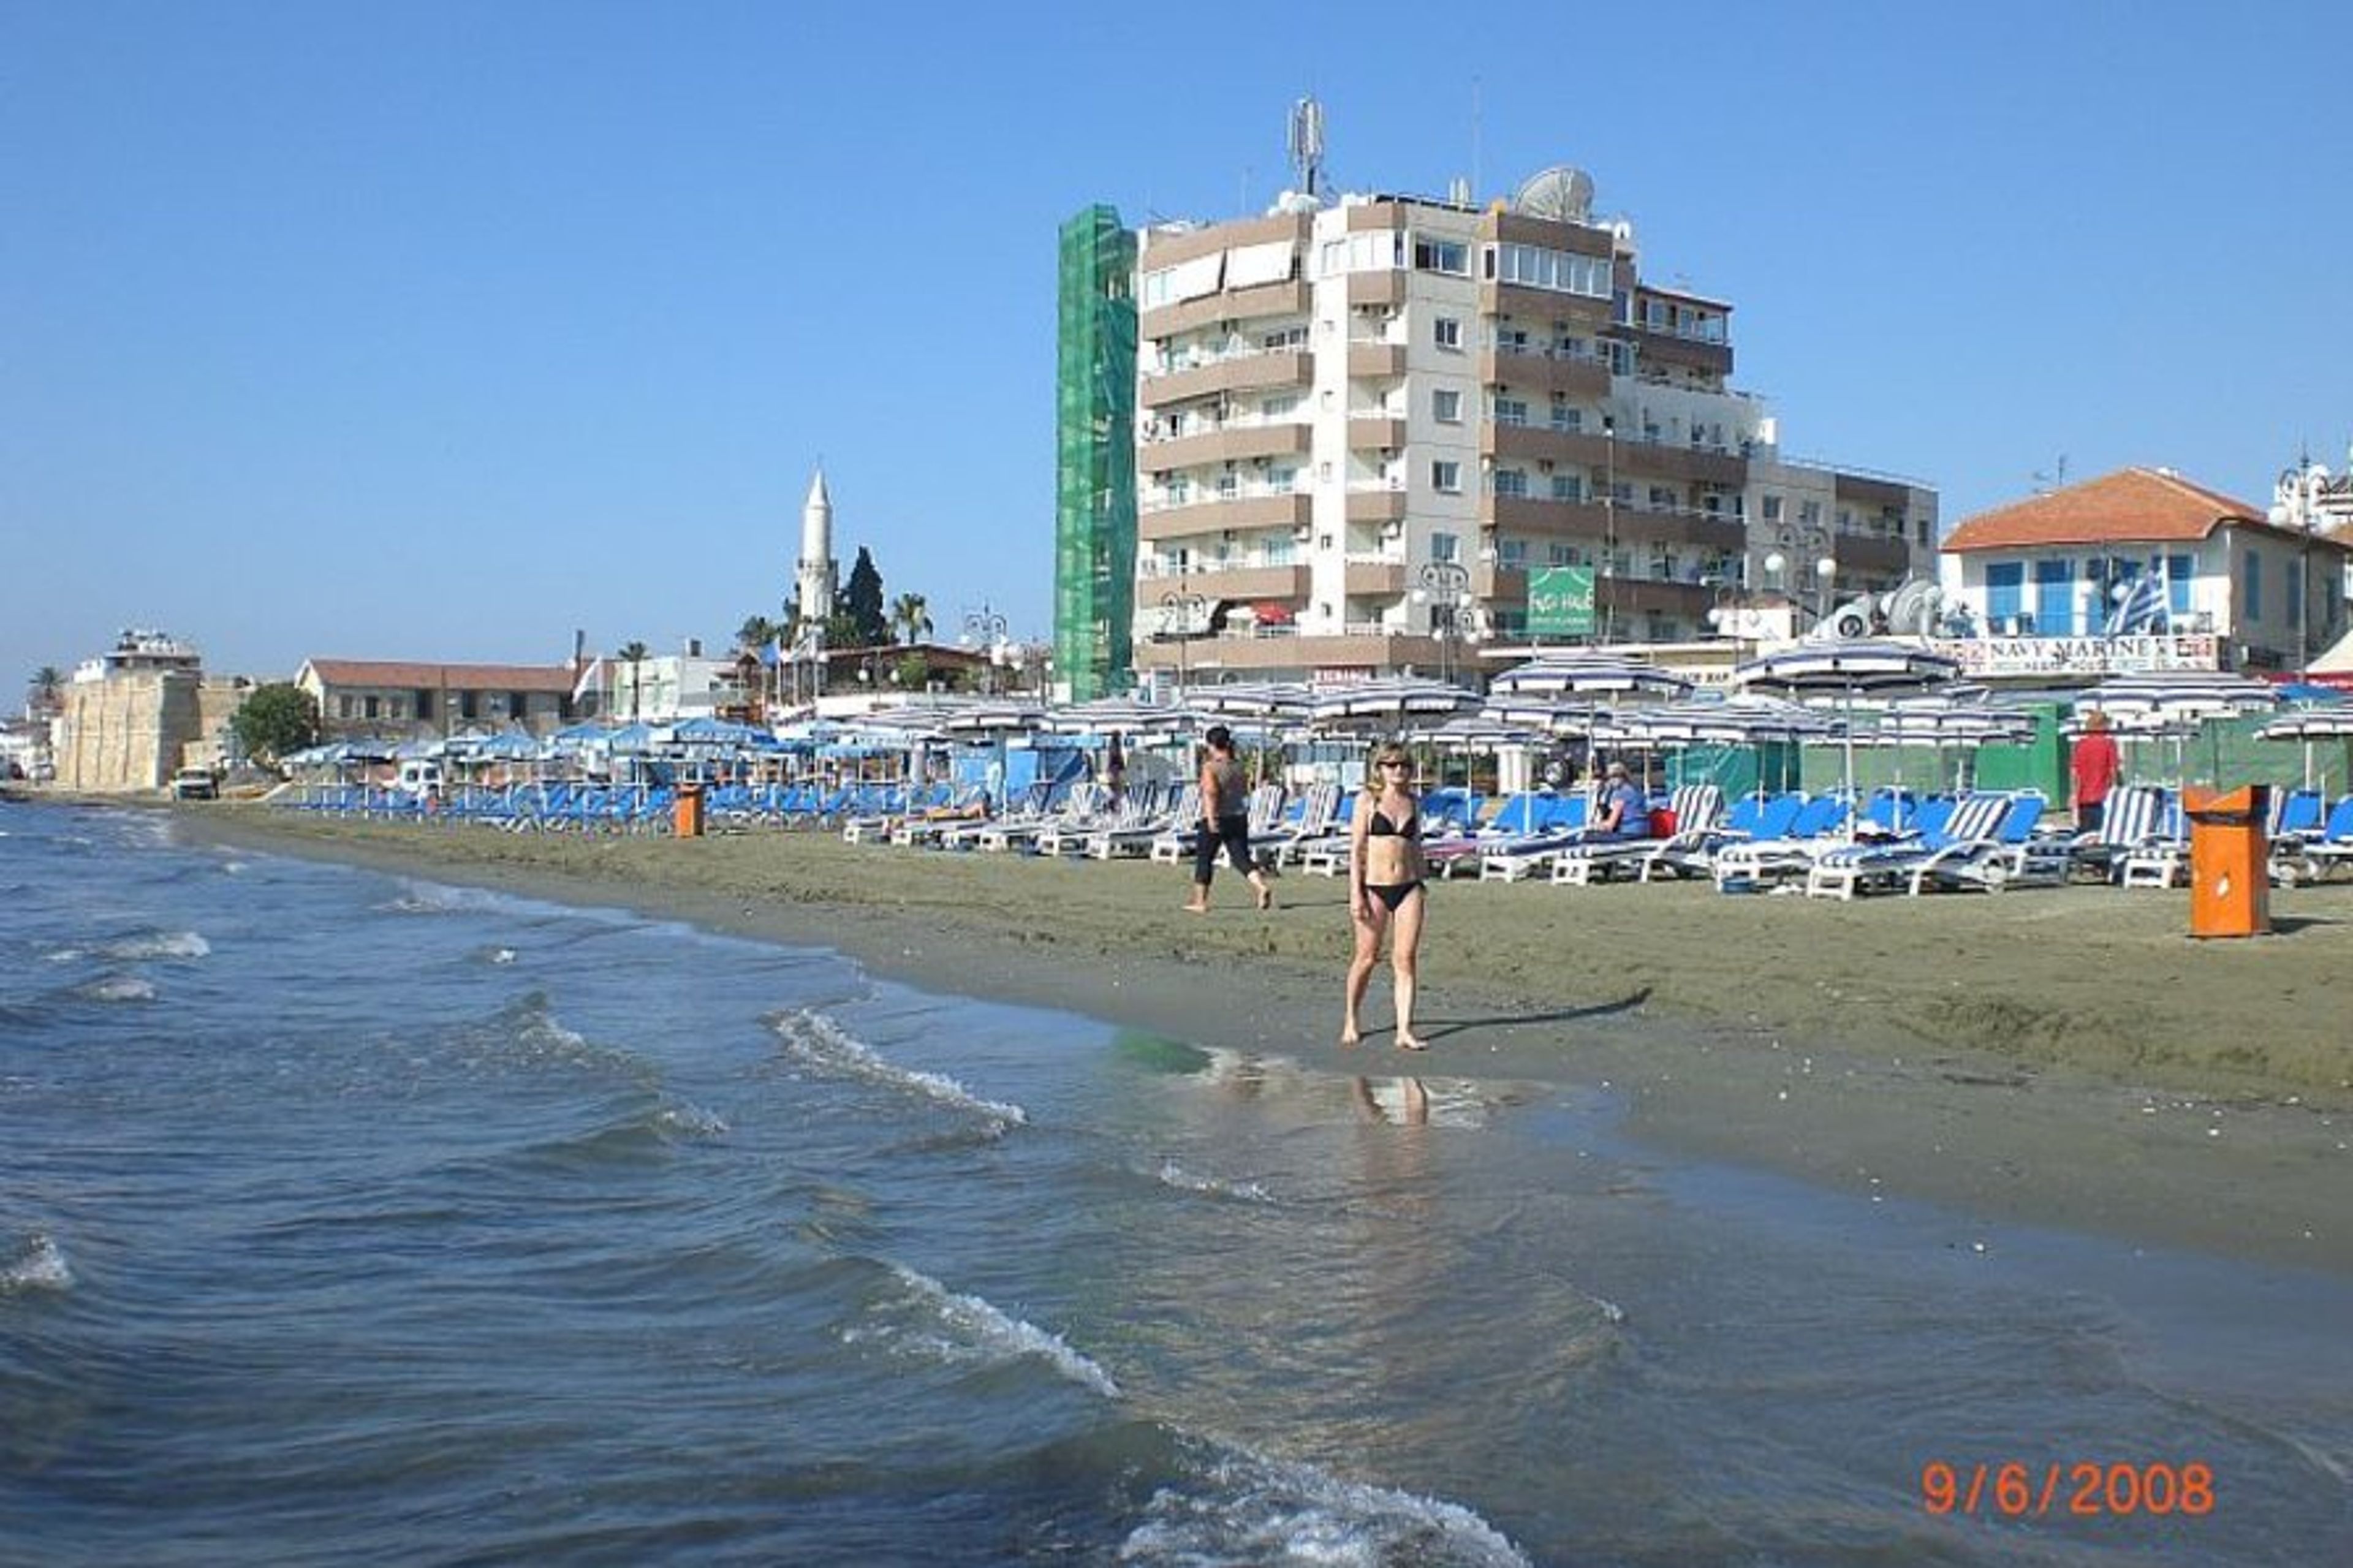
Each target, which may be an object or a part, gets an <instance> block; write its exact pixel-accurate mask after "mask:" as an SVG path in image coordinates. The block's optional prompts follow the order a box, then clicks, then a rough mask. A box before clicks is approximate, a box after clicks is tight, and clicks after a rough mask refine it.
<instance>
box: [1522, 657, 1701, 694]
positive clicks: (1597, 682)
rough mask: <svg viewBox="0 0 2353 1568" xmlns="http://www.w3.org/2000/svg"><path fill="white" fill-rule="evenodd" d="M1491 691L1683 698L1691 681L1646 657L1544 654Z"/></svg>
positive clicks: (1688, 689)
mask: <svg viewBox="0 0 2353 1568" xmlns="http://www.w3.org/2000/svg"><path fill="white" fill-rule="evenodd" d="M1487 685H1488V690H1489V691H1490V692H1491V693H1499V694H1501V695H1504V696H1508V697H1536V696H1547V695H1549V696H1563V697H1588V698H1589V697H1611V698H1618V699H1621V700H1622V699H1628V698H1634V697H1681V696H1683V694H1685V693H1686V692H1688V691H1690V690H1691V689H1692V683H1691V681H1690V680H1689V679H1687V678H1686V677H1683V676H1681V675H1678V674H1676V673H1675V672H1674V671H1673V670H1672V669H1663V668H1660V667H1659V666H1657V665H1655V664H1651V663H1650V662H1649V661H1648V660H1645V659H1639V658H1622V657H1620V656H1618V655H1615V654H1606V653H1560V654H1544V655H1540V656H1538V657H1537V658H1532V659H1530V660H1528V662H1527V663H1525V664H1521V665H1514V667H1513V668H1510V669H1506V670H1503V671H1501V672H1499V673H1498V674H1497V675H1496V676H1495V678H1494V679H1493V680H1491V681H1489V682H1488V683H1487Z"/></svg>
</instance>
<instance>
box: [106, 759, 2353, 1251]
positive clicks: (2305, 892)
mask: <svg viewBox="0 0 2353 1568" xmlns="http://www.w3.org/2000/svg"><path fill="white" fill-rule="evenodd" d="M118 804H119V803H118ZM171 809H173V810H174V819H175V821H176V822H177V823H179V824H180V825H181V826H184V827H185V829H186V831H187V832H188V835H189V836H190V837H192V838H195V839H197V840H200V841H205V842H209V843H213V844H216V845H218V846H222V847H244V848H251V849H258V850H263V851H268V852H272V853H284V854H290V855H294V856H301V857H308V858H322V859H329V860H335V861H341V862H346V863H353V864H358V865H362V866H365V867H368V868H373V869H375V870H379V871H385V872H390V873H395V874H402V875H415V876H423V877H428V878H434V879H447V880H450V881H454V882H459V883H466V884H470V885H476V886H485V887H490V888H494V889H501V890H505V891H509V892H513V893H517V894H521V895H523V896H528V897H533V898H539V899H543V900H550V901H555V902H563V903H571V904H594V905H602V906H614V907H622V908H628V909H630V910H636V911H638V912H639V913H642V914H646V915H649V916H653V917H659V918H669V919H676V920H680V921H686V922H688V923H691V924H694V925H698V926H702V927H704V928H707V929H712V930H715V931H725V932H729V933H732V934H736V935H741V936H745V937H750V938H754V939H756V940H763V941H770V942H784V943H788V944H791V945H796V946H818V947H826V948H831V949H835V950H838V951H839V952H842V953H844V954H845V955H846V956H848V957H849V958H851V959H853V960H855V961H857V962H858V963H860V964H861V965H862V966H864V967H866V968H868V969H870V970H871V972H873V973H876V974H878V975H880V976H882V977H885V978H888V979H892V980H894V981H900V982H903V983H905V984H912V985H915V986H917V987H919V988H922V989H924V990H928V991H934V992H940V993H947V994H964V995H971V996H975V997H979V998H986V999H988V1000H994V1001H1002V1002H1010V1003H1016V1004H1022V1005H1034V1006H1039V1007H1046V1008H1052V1009H1056V1010H1060V1011H1065V1012H1071V1013H1079V1014H1083V1015H1086V1016H1092V1017H1095V1018H1099V1019H1102V1020H1104V1021H1106V1022H1111V1023H1115V1024H1121V1025H1126V1026H1133V1027H1136V1028H1139V1029H1144V1030H1147V1031H1150V1032H1153V1033H1156V1034H1161V1035H1166V1036H1168V1037H1174V1038H1178V1039H1183V1040H1187V1041H1190V1042H1193V1043H1196V1044H1199V1045H1205V1046H1215V1047H1225V1048H1229V1049H1233V1050H1237V1051H1240V1052H1243V1053H1246V1054H1250V1055H1258V1056H1280V1057H1283V1058H1290V1059H1292V1060H1294V1061H1296V1062H1298V1063H1299V1064H1300V1065H1301V1066H1302V1067H1303V1068H1305V1069H1306V1070H1311V1071H1328V1072H1333V1073H1335V1074H1345V1075H1351V1076H1355V1075H1369V1076H1374V1077H1396V1076H1407V1075H1421V1076H1428V1077H1433V1078H1439V1077H1456V1078H1474V1079H1515V1080H1525V1081H1533V1082H1538V1083H1548V1084H1556V1085H1564V1086H1565V1085H1577V1086H1582V1087H1586V1088H1589V1089H1595V1090H1598V1091H1599V1092H1602V1093H1604V1094H1607V1095H1609V1096H1610V1097H1612V1098H1613V1100H1615V1101H1616V1103H1618V1104H1619V1105H1620V1106H1621V1107H1622V1110H1623V1118H1624V1120H1623V1130H1624V1131H1625V1133H1626V1134H1627V1135H1628V1136H1630V1138H1632V1139H1634V1140H1636V1141H1637V1142H1641V1143H1642V1144H1644V1145H1647V1146H1648V1147H1650V1148H1651V1149H1653V1150H1656V1151H1658V1152H1662V1153H1665V1154H1672V1155H1676V1156H1680V1157H1684V1158H1690V1159H1696V1160H1703V1161H1708V1162H1712V1163H1725V1164H1730V1165H1736V1166H1737V1165H1746V1166H1753V1167H1756V1168H1758V1169H1762V1170H1766V1171H1770V1172H1773V1173H1777V1174H1782V1175H1788V1176H1792V1177H1796V1178H1798V1179H1799V1180H1802V1181H1804V1182H1807V1183H1809V1184H1812V1185H1814V1186H1816V1187H1818V1188H1820V1189H1823V1190H1826V1191H1828V1192H1830V1193H1832V1194H1849V1195H1852V1197H1853V1198H1854V1199H1855V1200H1856V1201H1857V1202H1858V1203H1859V1204H1863V1205H1867V1204H1869V1203H1870V1202H1872V1201H1874V1200H1875V1199H1877V1198H1880V1197H1883V1196H1884V1197H1891V1198H1908V1199H1915V1200H1920V1201H1924V1202H1926V1203H1929V1204H1932V1205H1937V1206H1939V1207H1942V1208H1944V1209H1947V1210H1948V1211H1951V1212H1953V1213H1954V1214H1955V1215H1956V1216H1957V1218H1967V1219H1968V1220H1969V1221H1970V1222H1971V1223H1972V1224H1975V1225H1978V1226H1980V1227H1982V1226H1984V1225H1986V1224H1989V1223H1994V1222H2000V1223H2004V1224H2013V1225H2024V1226H2039V1227H2056V1228H2060V1229H2068V1230H2080V1231H2086V1232H2090V1233H2093V1234H2095V1235H2100V1236H2105V1237H2116V1238H2119V1239H2123V1240H2126V1241H2130V1242H2135V1243H2143V1244H2154V1245H2162V1246H2172V1247H2187V1248H2190V1249H2193V1250H2198V1251H2203V1252H2210V1253H2215V1254H2219V1255H2221V1256H2225V1257H2232V1258H2245V1259H2249V1260H2254V1261H2262V1262H2265V1263H2272V1264H2279V1265H2284V1266H2289V1267H2295V1268H2316V1269H2320V1270H2324V1271H2329V1272H2340V1273H2341V1272H2353V1211H2348V1207H2347V1205H2345V1204H2344V1202H2343V1194H2344V1193H2345V1192H2346V1191H2347V1190H2348V1186H2353V1152H2348V1143H2353V1081H2348V1080H2353V1045H2348V1043H2346V1042H2343V1041H2341V1040H2337V1039H2333V1038H2330V1037H2329V1035H2330V1034H2331V1032H2332V1030H2333V1031H2335V1032H2337V1033H2340V1034H2341V1033H2344V1032H2347V1026H2345V1024H2344V1023H2343V1020H2344V1019H2345V1018H2346V1017H2347V1016H2348V1011H2347V1007H2346V1002H2347V1000H2348V999H2353V982H2348V981H2347V980H2346V979H2344V978H2343V977H2344V976H2347V975H2353V887H2344V888H2336V889H2299V890H2296V892H2297V895H2299V896H2295V897H2292V898H2284V899H2282V900H2275V902H2274V915H2275V919H2276V920H2277V921H2278V923H2279V925H2280V928H2281V931H2282V932H2283V934H2282V935H2281V936H2278V937H2274V938H2271V939H2261V940H2254V941H2246V942H2211V943H2200V942H2191V941H2190V939H2189V938H2188V937H2187V936H2186V935H2183V934H2178V933H2179V932H2180V931H2183V930H2184V928H2185V927H2186V910H2187V901H2188V900H2187V895H2186V894H2141V893H2131V894H2127V893H2122V892H2118V891H2116V890H2115V889H2103V888H2083V889H2038V890H2031V891H2021V892H2017V893H2011V894H2005V895H2001V896H2000V897H1982V896H1971V895H1960V894H1956V895H1947V896H1943V897H1934V898H1927V899H1919V900H1872V901H1870V902H1867V903H1865V902H1860V901H1859V902H1857V903H1855V904H1841V905H1833V904H1829V903H1825V902H1822V901H1819V900H1793V899H1756V898H1750V899H1733V898H1725V897H1722V896H1720V895H1717V894H1716V893H1715V892H1714V891H1713V890H1712V889H1703V888H1701V887H1699V886H1696V885H1694V886H1688V887H1634V886H1630V887H1613V888H1600V889H1565V888H1554V887H1551V886H1549V885H1535V886H1531V885H1525V884H1510V885H1498V884H1484V885H1477V886H1473V885H1470V884H1454V885H1449V884H1440V885H1439V886H1438V887H1437V888H1436V889H1433V892H1434V894H1435V896H1434V897H1433V899H1432V902H1431V910H1430V928H1429V937H1428V939H1427V941H1426V942H1425V946H1424V952H1423V964H1422V988H1421V989H1422V1000H1421V1008H1420V1016H1419V1019H1418V1022H1419V1024H1420V1025H1421V1026H1422V1027H1421V1030H1420V1032H1421V1033H1422V1034H1423V1035H1424V1036H1425V1037H1427V1038H1428V1039H1429V1040H1430V1047H1431V1048H1430V1050H1429V1051H1428V1052H1426V1053H1422V1054H1418V1055H1417V1054H1409V1053H1407V1052H1403V1051H1399V1050H1398V1049H1396V1048H1394V1047H1392V1046H1391V1045H1390V1044H1389V1043H1388V1028H1387V1022H1388V981H1387V978H1386V969H1385V968H1384V970H1383V971H1382V972H1379V973H1376V975H1375V977H1374V982H1373V989H1372V994H1371V995H1370V997H1369V998H1368V1001H1367V1006H1366V1023H1367V1026H1368V1030H1369V1031H1370V1032H1368V1034H1367V1037H1366V1042H1365V1044H1364V1045H1362V1046H1360V1047H1355V1048H1352V1049H1349V1048H1342V1047H1339V1046H1338V1045H1337V1044H1336V1036H1337V1030H1338V1021H1339V984H1340V977H1341V973H1342V971H1343V969H1344V967H1345V962H1346V955H1347V950H1348V933H1347V924H1346V921H1345V914H1344V912H1343V910H1342V904H1343V901H1344V896H1345V895H1344V884H1343V883H1342V882H1340V881H1339V880H1337V879H1322V878H1305V877H1299V876H1296V875H1294V876H1290V877H1286V878H1283V879H1280V880H1278V881H1277V883H1276V884H1275V885H1276V889H1277V891H1278V895H1279V899H1280V907H1279V908H1278V909H1277V910H1274V911H1273V912H1272V913H1271V914H1268V915H1260V914H1258V913H1257V912H1255V911H1254V910H1250V909H1249V908H1248V899H1247V897H1246V895H1244V894H1243V893H1242V892H1240V890H1239V884H1238V883H1236V882H1235V881H1234V879H1231V878H1230V877H1226V876H1221V877H1220V878H1219V885H1218V892H1219V895H1220V896H1219V902H1218V904H1217V907H1216V908H1215V910H1213V912H1212V913H1211V915H1210V916H1208V918H1207V919H1203V918H1201V917H1197V916H1191V915H1187V914H1184V913H1182V912H1181V911H1180V910H1178V908H1177V906H1178V904H1179V902H1180V901H1181V900H1182V898H1183V896H1184V891H1185V874H1184V873H1183V872H1182V871H1180V870H1177V869H1175V868H1169V867H1166V866H1153V865H1148V864H1145V863H1140V862H1114V863H1110V864H1103V863H1087V864H1083V865H1081V864H1070V863H1056V862H1053V861H1050V860H1042V859H1038V858H1024V857H1018V856H1013V857H1008V856H1002V855H984V854H978V853H973V854H947V853H942V852H938V851H925V850H910V849H901V848H892V847H880V846H860V845H849V844H845V843H843V842H842V841H841V840H840V839H839V837H836V836H833V835H829V834H816V833H799V832H778V833H765V834H750V835H723V836H718V837H709V838H704V839H700V840H683V841H681V840H674V839H668V838H659V837H648V838H628V837H577V836H570V835H553V836H534V835H508V834H502V833H496V832H490V831H484V830H480V829H477V828H474V827H470V826H417V825H410V824H397V823H364V822H348V821H341V820H322V819H320V818H316V817H309V816H296V815H294V814H292V813H289V812H283V811H280V810H278V809H276V808H269V807H260V806H250V805H228V806H226V807H224V806H220V805H208V806H205V807H195V808H187V807H177V808H171ZM2283 905H2286V906H2287V907H2286V908H2283V907H2282V906H2283ZM1924 949H1926V950H1927V951H1926V952H1924ZM1932 955H1933V956H1934V957H1935V958H1936V962H1935V963H1927V962H1926V958H1927V957H1929V956H1932ZM2144 994H2145V999H2146V1000H2147V1004H2148V1005H2147V1006H2146V1007H2144V1008H2141V1009H2139V1010H2138V1014H2137V1019H2136V1021H2135V1022H2133V1023H2130V1024H2124V1023H2118V1022H2117V1021H2116V1019H2115V1017H2114V1011H2115V1009H2116V1007H2117V1006H2118V1005H2120V1004H2121V1001H2123V1000H2127V999H2132V998H2136V997H2141V996H2143V995H2144ZM1957 1245H1968V1241H1967V1240H1964V1241H1959V1242H1957Z"/></svg>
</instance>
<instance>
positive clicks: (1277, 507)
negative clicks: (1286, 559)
mask: <svg viewBox="0 0 2353 1568" xmlns="http://www.w3.org/2000/svg"><path fill="white" fill-rule="evenodd" d="M1313 516H1314V500H1313V498H1311V497H1310V496H1309V495H1308V494H1307V492H1306V491H1304V490H1288V491H1279V492H1278V491H1271V490H1261V491H1256V492H1253V491H1251V490H1250V489H1243V490H1242V491H1241V492H1240V494H1238V495H1235V496H1233V497H1230V498H1223V499H1221V498H1219V497H1218V496H1215V495H1197V496H1196V497H1195V498H1194V499H1193V500H1190V501H1188V502H1187V503H1186V504H1184V505H1182V506H1161V507H1146V508H1145V510H1143V511H1142V512H1140V513H1139V514H1138V515H1137V517H1136V520H1135V534H1136V537H1137V538H1138V539H1149V540H1162V539H1186V538H1189V537H1192V536H1194V535H1198V534H1204V533H1228V532H1230V533H1239V532H1241V531H1244V530H1252V531H1256V530H1263V529H1271V528H1287V529H1296V528H1303V527H1305V526H1306V525H1307V523H1308V521H1309V520H1310V519H1311V518H1312V517H1313Z"/></svg>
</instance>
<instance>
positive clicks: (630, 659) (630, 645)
mask: <svg viewBox="0 0 2353 1568" xmlns="http://www.w3.org/2000/svg"><path fill="white" fill-rule="evenodd" d="M652 652H653V650H652V649H651V648H649V647H646V645H645V644H643V643H641V642H627V643H623V644H622V645H621V647H620V649H619V651H617V653H615V654H614V655H613V657H614V658H617V659H619V660H621V661H622V662H623V663H625V664H627V665H628V667H629V720H630V722H632V723H635V722H636V721H637V717H638V690H639V687H638V666H639V665H641V664H643V663H645V661H646V659H647V658H649V656H650V655H651V654H652Z"/></svg>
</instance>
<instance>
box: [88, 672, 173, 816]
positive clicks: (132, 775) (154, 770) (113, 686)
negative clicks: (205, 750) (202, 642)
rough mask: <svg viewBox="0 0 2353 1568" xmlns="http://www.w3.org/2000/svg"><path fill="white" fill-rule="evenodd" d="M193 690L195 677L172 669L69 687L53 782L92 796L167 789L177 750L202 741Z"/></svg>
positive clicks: (91, 681)
mask: <svg viewBox="0 0 2353 1568" xmlns="http://www.w3.org/2000/svg"><path fill="white" fill-rule="evenodd" d="M198 685H199V682H198V680H197V678H196V677H195V676H194V675H191V674H186V673H184V672H181V671H177V670H172V671H147V672H141V673H137V674H131V675H118V676H112V677H110V678H109V679H104V680H78V681H75V682H73V683H72V684H70V685H69V686H68V687H67V688H66V689H65V700H66V712H65V724H64V731H65V732H64V735H63V738H62V742H61V744H60V746H59V748H58V759H57V762H58V784H60V785H61V786H63V787H64V788H66V789H70V790H85V791H89V792H90V793H92V794H121V793H124V792H127V791H132V790H152V789H160V788H162V787H163V786H164V784H168V783H170V782H171V778H172V774H173V773H174V772H175V771H176V770H177V769H178V768H179V767H180V765H181V755H182V751H183V748H185V746H187V744H188V743H189V742H193V741H200V740H202V739H204V737H205V730H204V726H203V716H202V712H201V710H200V706H199V702H198V697H197V689H198Z"/></svg>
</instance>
